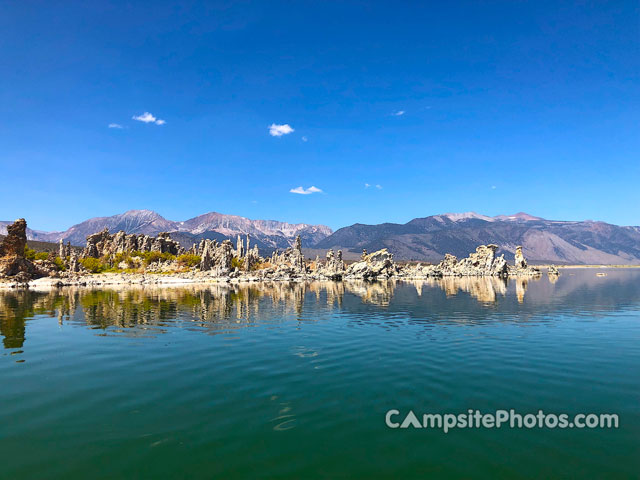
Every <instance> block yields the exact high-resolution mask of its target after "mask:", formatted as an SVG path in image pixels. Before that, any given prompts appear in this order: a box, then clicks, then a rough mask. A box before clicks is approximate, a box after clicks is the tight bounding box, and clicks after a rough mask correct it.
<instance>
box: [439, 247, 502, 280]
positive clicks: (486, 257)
mask: <svg viewBox="0 0 640 480" xmlns="http://www.w3.org/2000/svg"><path fill="white" fill-rule="evenodd" d="M497 250H498V246H497V245H493V244H490V245H480V246H479V247H477V248H476V251H475V252H473V253H471V254H469V256H468V257H467V258H463V259H462V260H457V259H456V257H454V256H453V255H445V258H444V260H443V261H442V262H440V264H439V265H438V266H437V267H436V270H437V271H439V272H440V274H441V275H442V276H444V277H446V276H460V277H483V276H489V277H506V276H507V275H508V265H507V261H506V260H505V259H504V255H500V256H499V257H496V251H497Z"/></svg>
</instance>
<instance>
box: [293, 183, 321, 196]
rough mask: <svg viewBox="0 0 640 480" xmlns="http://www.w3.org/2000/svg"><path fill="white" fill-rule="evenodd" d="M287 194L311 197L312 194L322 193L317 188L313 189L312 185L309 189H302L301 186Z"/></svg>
mask: <svg viewBox="0 0 640 480" xmlns="http://www.w3.org/2000/svg"><path fill="white" fill-rule="evenodd" d="M289 193H297V194H298V195H311V194H312V193H322V190H321V189H319V188H318V187H314V186H313V185H312V186H310V187H309V188H303V187H302V186H300V187H296V188H292V189H291V190H289Z"/></svg>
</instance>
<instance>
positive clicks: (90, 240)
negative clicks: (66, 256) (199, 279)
mask: <svg viewBox="0 0 640 480" xmlns="http://www.w3.org/2000/svg"><path fill="white" fill-rule="evenodd" d="M61 248H62V244H61ZM136 251H137V252H159V253H170V254H172V255H181V254H183V253H185V250H184V248H182V247H181V246H180V244H179V243H178V242H177V241H175V240H173V239H171V237H170V236H169V234H168V233H166V232H162V233H159V234H158V236H157V237H150V236H149V235H144V234H137V235H136V234H135V233H132V234H126V233H125V232H124V231H122V230H121V231H119V232H118V233H115V234H113V235H112V234H110V233H109V230H108V229H106V228H105V229H104V230H102V231H101V232H97V233H94V234H91V235H89V236H88V237H87V246H86V247H85V249H84V252H83V257H85V258H86V257H94V258H100V257H105V256H111V255H114V254H116V253H130V252H136ZM69 253H70V246H69Z"/></svg>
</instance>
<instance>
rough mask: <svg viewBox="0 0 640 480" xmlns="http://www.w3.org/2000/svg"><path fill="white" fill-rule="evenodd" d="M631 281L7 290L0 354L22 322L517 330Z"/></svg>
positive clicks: (21, 338)
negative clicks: (338, 319)
mask: <svg viewBox="0 0 640 480" xmlns="http://www.w3.org/2000/svg"><path fill="white" fill-rule="evenodd" d="M638 280H640V271H637V270H627V271H623V270H612V271H609V274H608V276H607V277H597V276H596V275H595V272H594V271H593V270H586V269H585V270H581V271H580V270H576V271H573V272H572V271H567V273H564V274H563V275H562V276H560V277H559V278H558V277H555V278H553V279H551V278H547V277H546V276H544V277H538V278H515V279H510V280H505V279H500V278H493V277H482V278H473V277H464V278H457V277H448V278H441V279H429V280H420V281H398V280H389V281H385V282H375V283H369V282H364V281H345V282H309V283H277V282H274V283H260V284H257V283H252V284H235V285H230V284H221V285H211V284H207V285H188V286H180V287H153V286H145V287H129V288H121V289H89V288H61V289H57V290H51V291H46V292H38V291H31V290H11V291H0V334H1V335H2V342H3V345H4V347H5V348H6V349H17V348H22V347H23V345H24V342H25V331H26V328H25V322H26V321H27V320H29V319H33V318H34V317H39V316H42V317H49V318H56V319H57V320H58V322H59V323H60V324H72V325H82V326H85V327H88V328H92V329H98V330H103V331H106V332H113V333H125V334H127V335H138V334H141V333H144V332H145V331H148V332H149V333H152V334H156V333H162V331H163V330H164V329H166V328H169V327H176V326H179V327H182V328H193V329H198V330H205V331H207V332H208V333H213V334H215V333H222V332H228V331H229V330H230V329H237V328H243V327H246V326H251V325H253V324H261V323H262V324H264V323H269V322H272V323H279V322H283V321H284V320H286V319H297V320H299V321H302V320H303V319H306V320H307V321H309V320H311V321H316V320H318V319H320V318H324V315H325V314H329V315H331V314H333V313H338V312H339V313H341V314H346V315H347V316H349V315H351V317H347V318H352V317H353V316H356V315H358V316H359V320H360V321H362V320H363V318H364V319H365V320H366V318H367V316H369V317H373V316H376V315H377V316H378V317H380V316H381V315H382V316H384V314H385V313H394V314H395V313H402V315H405V316H407V317H408V318H409V319H410V320H416V321H423V320H425V319H429V321H445V320H447V319H449V320H456V321H459V319H460V318H462V319H463V320H464V319H467V318H471V319H476V320H477V319H479V318H481V317H483V316H484V318H486V317H487V315H488V314H489V313H487V312H493V313H496V312H497V313H498V314H500V315H502V316H504V318H511V319H514V320H518V319H520V320H523V319H525V318H526V319H530V318H531V316H532V315H537V314H544V315H549V314H550V313H554V312H560V311H562V310H564V309H568V308H582V309H585V308H586V309H588V310H589V311H597V310H611V309H620V308H625V306H629V305H637V304H638V303H639V301H640V282H638ZM474 305H475V306H474ZM487 308H488V309H489V310H486V309H487ZM372 309H373V310H372ZM454 316H457V317H456V318H455V319H454V318H453V317H454Z"/></svg>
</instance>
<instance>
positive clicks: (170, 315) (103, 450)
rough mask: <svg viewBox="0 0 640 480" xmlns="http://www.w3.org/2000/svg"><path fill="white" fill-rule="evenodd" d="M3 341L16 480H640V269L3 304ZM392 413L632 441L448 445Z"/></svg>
mask: <svg viewBox="0 0 640 480" xmlns="http://www.w3.org/2000/svg"><path fill="white" fill-rule="evenodd" d="M597 271H604V272H606V273H607V276H596V272H597ZM0 339H1V340H2V345H3V347H2V350H1V353H2V354H1V355H0V469H1V470H0V472H1V473H0V477H2V478H34V479H44V478H64V479H73V478H78V479H80V478H82V479H84V478H225V479H227V478H264V477H278V478H294V479H301V478H335V477H349V478H354V477H356V478H426V477H432V478H443V477H444V478H472V477H473V478H487V479H495V478H563V477H567V478H638V476H639V474H640V270H632V269H629V270H622V269H609V270H592V269H582V270H579V269H576V270H564V271H563V272H562V275H561V276H560V278H559V279H557V281H556V282H555V283H554V282H552V281H550V280H549V278H548V277H547V276H543V277H541V278H540V279H538V280H529V281H516V280H510V281H509V282H508V283H505V282H502V281H500V280H497V279H461V280H460V279H458V280H454V279H448V280H444V281H432V282H388V283H374V284H367V283H309V284H272V285H260V286H258V285H252V286H229V287H223V286H189V287H186V288H184V287H180V288H163V289H160V288H144V289H142V288H138V289H124V290H110V289H103V290H89V289H69V290H66V289H61V290H59V291H56V292H33V291H4V292H2V291H0ZM392 408H395V409H398V410H400V411H402V412H408V411H409V410H414V411H416V412H417V413H420V414H422V413H462V412H466V411H467V410H468V409H469V408H473V409H479V410H482V411H484V412H493V411H495V410H496V409H511V408H514V409H516V410H518V411H519V412H520V413H536V412H537V411H538V410H539V409H542V410H544V411H545V412H552V413H569V414H575V413H591V412H593V413H603V412H605V413H609V412H610V413H617V414H618V415H619V419H620V420H619V421H620V428H618V429H583V430H577V429H566V430H560V429H553V430H551V429H532V430H528V429H509V428H506V427H502V428H500V429H484V430H480V429H466V430H462V429H458V430H454V431H450V432H449V433H447V434H445V433H443V432H442V431H441V430H434V429H406V430H402V429H390V428H388V427H387V426H386V425H385V413H386V412H387V411H388V410H389V409H392Z"/></svg>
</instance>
